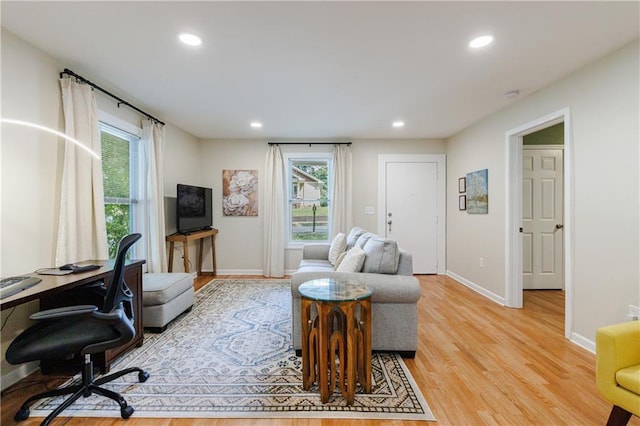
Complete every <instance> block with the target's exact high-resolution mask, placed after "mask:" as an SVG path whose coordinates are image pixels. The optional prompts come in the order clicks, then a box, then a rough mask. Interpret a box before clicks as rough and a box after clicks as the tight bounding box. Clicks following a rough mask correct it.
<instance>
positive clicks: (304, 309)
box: [300, 297, 313, 390]
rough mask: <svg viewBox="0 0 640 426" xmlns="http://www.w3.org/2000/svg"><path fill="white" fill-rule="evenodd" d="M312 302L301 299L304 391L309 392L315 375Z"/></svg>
mask: <svg viewBox="0 0 640 426" xmlns="http://www.w3.org/2000/svg"><path fill="white" fill-rule="evenodd" d="M310 306H311V302H310V301H309V300H308V299H306V298H304V297H302V298H300V310H301V314H302V315H301V317H302V320H301V326H302V328H301V329H300V330H301V331H300V332H301V334H302V389H304V390H309V389H310V388H311V385H312V384H313V375H312V374H311V369H312V368H313V365H311V357H312V355H311V350H310V347H309V333H310V332H311V324H310V321H311V320H310V319H309V311H310Z"/></svg>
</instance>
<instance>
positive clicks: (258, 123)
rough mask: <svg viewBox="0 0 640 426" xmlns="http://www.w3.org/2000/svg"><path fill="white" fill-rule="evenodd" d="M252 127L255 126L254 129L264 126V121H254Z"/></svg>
mask: <svg viewBox="0 0 640 426" xmlns="http://www.w3.org/2000/svg"><path fill="white" fill-rule="evenodd" d="M251 127H253V128H254V129H259V128H261V127H262V123H260V122H259V121H252V122H251Z"/></svg>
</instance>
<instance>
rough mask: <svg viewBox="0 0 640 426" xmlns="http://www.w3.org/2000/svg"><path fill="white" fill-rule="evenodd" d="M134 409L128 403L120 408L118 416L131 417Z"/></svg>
mask: <svg viewBox="0 0 640 426" xmlns="http://www.w3.org/2000/svg"><path fill="white" fill-rule="evenodd" d="M134 411H135V410H134V409H133V407H132V406H130V405H128V406H126V407H124V408H121V409H120V417H122V418H123V419H128V418H129V417H131V415H132V414H133V412H134Z"/></svg>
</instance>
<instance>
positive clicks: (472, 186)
mask: <svg viewBox="0 0 640 426" xmlns="http://www.w3.org/2000/svg"><path fill="white" fill-rule="evenodd" d="M488 179H489V171H488V170H487V169H482V170H478V171H476V172H471V173H467V213H468V214H487V213H489V180H488Z"/></svg>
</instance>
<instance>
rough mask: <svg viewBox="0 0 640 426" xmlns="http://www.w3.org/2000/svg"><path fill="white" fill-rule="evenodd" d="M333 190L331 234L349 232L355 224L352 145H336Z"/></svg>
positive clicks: (331, 235)
mask: <svg viewBox="0 0 640 426" xmlns="http://www.w3.org/2000/svg"><path fill="white" fill-rule="evenodd" d="M332 176H333V185H331V187H332V188H333V192H332V193H331V234H330V237H333V236H335V235H337V234H338V233H339V232H342V233H344V234H348V233H349V230H350V229H351V227H352V226H353V207H352V202H351V200H352V198H353V194H352V183H351V146H349V145H336V146H335V149H334V151H333V175H332Z"/></svg>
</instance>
